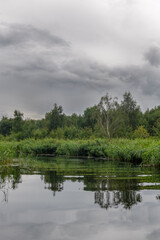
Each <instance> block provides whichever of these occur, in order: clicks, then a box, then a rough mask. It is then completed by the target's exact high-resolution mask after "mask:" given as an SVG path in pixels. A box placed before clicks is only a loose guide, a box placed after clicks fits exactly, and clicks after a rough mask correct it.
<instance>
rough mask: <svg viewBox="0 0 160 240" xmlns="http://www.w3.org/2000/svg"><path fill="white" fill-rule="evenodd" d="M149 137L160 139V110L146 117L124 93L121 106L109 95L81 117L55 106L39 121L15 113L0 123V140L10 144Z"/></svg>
mask: <svg viewBox="0 0 160 240" xmlns="http://www.w3.org/2000/svg"><path fill="white" fill-rule="evenodd" d="M137 131H138V132H137ZM148 136H157V137H159V136H160V106H158V107H156V108H154V109H151V110H147V111H146V112H144V113H143V112H142V111H141V109H140V106H139V105H137V103H136V101H135V100H134V99H133V97H132V95H131V93H130V92H126V93H124V95H123V99H122V101H121V102H119V101H118V99H117V98H112V97H111V96H109V94H108V93H107V94H106V95H105V96H103V97H101V99H100V101H99V103H98V104H97V105H94V106H93V107H90V108H87V109H85V111H84V113H83V114H81V115H77V114H75V113H73V114H72V115H70V116H68V115H66V114H64V113H63V108H62V106H58V105H57V104H56V103H55V104H54V105H53V109H51V111H49V112H47V113H46V114H45V116H44V118H43V119H40V120H33V119H24V114H23V113H21V112H20V111H18V110H15V111H14V114H13V118H8V117H6V116H3V117H2V119H1V121H0V140H7V141H13V140H14V141H20V140H24V139H30V138H34V139H44V138H54V139H66V140H67V139H70V140H73V139H90V138H91V139H95V138H108V139H112V138H127V139H134V138H136V137H138V138H139V137H140V138H141V137H142V138H144V137H148Z"/></svg>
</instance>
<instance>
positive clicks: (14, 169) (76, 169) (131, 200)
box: [0, 159, 160, 209]
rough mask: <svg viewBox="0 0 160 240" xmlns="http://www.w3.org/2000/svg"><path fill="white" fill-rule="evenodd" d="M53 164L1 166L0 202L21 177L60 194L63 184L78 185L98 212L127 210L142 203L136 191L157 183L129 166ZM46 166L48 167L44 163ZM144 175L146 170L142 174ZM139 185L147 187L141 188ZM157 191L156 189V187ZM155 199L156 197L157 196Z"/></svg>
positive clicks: (155, 177) (157, 177)
mask: <svg viewBox="0 0 160 240" xmlns="http://www.w3.org/2000/svg"><path fill="white" fill-rule="evenodd" d="M58 161H59V159H58V160H57V161H55V162H54V169H53V166H52V168H51V169H49V168H47V170H44V169H40V168H37V169H38V171H37V169H36V171H35V168H33V169H31V168H26V169H25V168H24V167H22V166H21V167H20V166H2V167H1V169H0V190H1V192H2V197H1V199H2V200H1V201H2V202H8V192H9V190H10V189H17V188H18V184H20V183H22V175H23V174H28V175H35V174H38V175H40V179H41V180H42V181H43V182H44V188H45V189H48V190H51V191H52V192H53V196H56V192H61V191H63V190H64V183H65V182H66V181H68V180H70V181H72V182H81V183H82V184H83V190H84V191H91V192H94V203H95V204H99V206H100V207H101V208H104V209H108V208H111V207H113V208H117V207H118V206H119V205H121V206H123V207H124V208H125V209H130V208H131V207H132V206H133V205H136V204H138V203H140V202H142V196H141V193H140V190H142V189H143V190H144V189H145V187H146V189H148V185H149V184H150V185H149V187H150V189H157V186H159V185H155V182H157V181H159V182H160V175H159V173H158V174H157V173H156V174H153V172H152V174H151V172H150V173H148V172H145V174H144V170H143V169H139V168H136V167H133V166H125V165H123V166H122V165H119V164H117V163H114V162H112V163H111V162H103V161H102V162H96V161H94V160H89V161H82V160H81V161H78V160H75V161H73V160H72V161H70V160H66V159H65V160H63V161H62V160H61V161H59V162H58ZM48 164H50V163H48ZM145 171H146V170H145ZM147 171H148V170H147ZM143 182H145V183H147V182H148V184H143ZM158 188H160V187H158ZM157 199H159V197H158V196H157Z"/></svg>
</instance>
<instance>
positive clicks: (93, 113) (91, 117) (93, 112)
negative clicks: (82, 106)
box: [82, 106, 99, 130]
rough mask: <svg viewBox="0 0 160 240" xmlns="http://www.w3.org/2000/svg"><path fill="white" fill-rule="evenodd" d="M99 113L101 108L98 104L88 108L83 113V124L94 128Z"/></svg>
mask: <svg viewBox="0 0 160 240" xmlns="http://www.w3.org/2000/svg"><path fill="white" fill-rule="evenodd" d="M98 115H99V109H98V108H97V106H93V107H90V108H87V109H86V110H85V111H84V114H83V126H82V127H89V128H92V130H93V129H94V127H95V125H96V123H97V119H98Z"/></svg>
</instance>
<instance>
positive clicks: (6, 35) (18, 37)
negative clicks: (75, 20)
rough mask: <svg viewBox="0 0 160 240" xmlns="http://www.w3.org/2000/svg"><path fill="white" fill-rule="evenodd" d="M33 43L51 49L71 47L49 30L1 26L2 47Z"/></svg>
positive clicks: (23, 26) (10, 25) (5, 24)
mask: <svg viewBox="0 0 160 240" xmlns="http://www.w3.org/2000/svg"><path fill="white" fill-rule="evenodd" d="M33 43H35V44H44V45H46V46H49V47H52V46H55V45H60V46H64V47H68V46H69V43H68V42H67V41H65V40H64V39H62V38H60V37H58V36H56V35H53V34H51V33H50V32H49V31H47V30H43V29H38V28H35V27H33V26H31V25H22V24H7V23H3V24H0V47H7V46H16V45H19V44H33Z"/></svg>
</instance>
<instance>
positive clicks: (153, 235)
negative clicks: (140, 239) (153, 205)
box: [147, 229, 160, 240]
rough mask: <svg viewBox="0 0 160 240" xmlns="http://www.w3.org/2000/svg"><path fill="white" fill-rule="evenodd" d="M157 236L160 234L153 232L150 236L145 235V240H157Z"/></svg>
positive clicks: (159, 231) (157, 231)
mask: <svg viewBox="0 0 160 240" xmlns="http://www.w3.org/2000/svg"><path fill="white" fill-rule="evenodd" d="M159 234H160V230H159V229H157V230H154V231H153V232H151V233H150V234H148V235H147V239H148V240H150V239H154V240H159Z"/></svg>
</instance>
